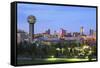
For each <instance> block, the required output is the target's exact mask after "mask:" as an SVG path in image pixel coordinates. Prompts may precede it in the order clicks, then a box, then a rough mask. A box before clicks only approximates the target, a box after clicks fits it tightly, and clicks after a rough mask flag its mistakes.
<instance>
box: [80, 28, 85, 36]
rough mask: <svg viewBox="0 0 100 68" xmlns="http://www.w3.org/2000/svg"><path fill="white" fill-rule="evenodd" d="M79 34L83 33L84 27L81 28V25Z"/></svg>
mask: <svg viewBox="0 0 100 68" xmlns="http://www.w3.org/2000/svg"><path fill="white" fill-rule="evenodd" d="M80 34H81V35H84V28H83V26H82V27H81V28H80Z"/></svg>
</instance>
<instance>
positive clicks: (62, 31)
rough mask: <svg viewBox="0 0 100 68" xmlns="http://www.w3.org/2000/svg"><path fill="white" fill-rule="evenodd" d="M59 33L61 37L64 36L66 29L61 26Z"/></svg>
mask: <svg viewBox="0 0 100 68" xmlns="http://www.w3.org/2000/svg"><path fill="white" fill-rule="evenodd" d="M60 34H61V37H65V35H66V30H64V29H62V28H61V32H60Z"/></svg>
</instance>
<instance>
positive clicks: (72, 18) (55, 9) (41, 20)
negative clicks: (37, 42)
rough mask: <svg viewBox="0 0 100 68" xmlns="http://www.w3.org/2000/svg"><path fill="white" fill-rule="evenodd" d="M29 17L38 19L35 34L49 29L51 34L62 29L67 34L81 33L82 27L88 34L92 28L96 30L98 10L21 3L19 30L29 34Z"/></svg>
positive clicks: (18, 16) (19, 8) (18, 14)
mask: <svg viewBox="0 0 100 68" xmlns="http://www.w3.org/2000/svg"><path fill="white" fill-rule="evenodd" d="M29 15H33V16H35V17H36V23H35V25H34V33H35V34H36V33H43V32H45V31H46V30H48V29H50V30H51V33H54V31H57V32H59V31H60V29H61V28H63V29H65V30H67V32H80V27H81V26H83V27H84V33H87V34H88V33H89V30H90V28H92V29H94V30H96V8H88V7H75V6H55V5H54V6H53V5H39V4H23V3H19V4H18V5H17V29H20V30H24V31H26V32H29V23H28V22H27V17H28V16H29Z"/></svg>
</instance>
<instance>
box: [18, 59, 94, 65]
mask: <svg viewBox="0 0 100 68" xmlns="http://www.w3.org/2000/svg"><path fill="white" fill-rule="evenodd" d="M93 60H96V59H91V61H93ZM77 61H89V60H88V59H78V58H46V59H35V60H18V61H17V64H18V65H23V64H45V63H59V62H77Z"/></svg>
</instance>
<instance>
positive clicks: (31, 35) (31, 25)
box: [27, 15, 36, 43]
mask: <svg viewBox="0 0 100 68" xmlns="http://www.w3.org/2000/svg"><path fill="white" fill-rule="evenodd" d="M27 20H28V23H29V42H31V43H32V41H33V38H34V24H35V22H36V18H35V16H33V15H30V16H28V18H27Z"/></svg>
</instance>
